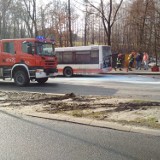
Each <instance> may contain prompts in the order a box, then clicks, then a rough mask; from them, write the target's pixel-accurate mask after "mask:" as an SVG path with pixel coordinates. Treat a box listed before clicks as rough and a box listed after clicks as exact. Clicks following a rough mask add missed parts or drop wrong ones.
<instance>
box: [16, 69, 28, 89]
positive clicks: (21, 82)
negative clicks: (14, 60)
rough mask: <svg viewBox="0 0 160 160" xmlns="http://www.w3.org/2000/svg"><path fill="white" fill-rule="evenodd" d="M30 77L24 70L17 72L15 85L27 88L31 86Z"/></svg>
mask: <svg viewBox="0 0 160 160" xmlns="http://www.w3.org/2000/svg"><path fill="white" fill-rule="evenodd" d="M29 81H30V80H29V77H28V75H27V73H26V72H25V71H24V70H19V71H16V72H15V74H14V83H15V84H16V85H17V86H21V87H22V86H26V85H28V84H29Z"/></svg>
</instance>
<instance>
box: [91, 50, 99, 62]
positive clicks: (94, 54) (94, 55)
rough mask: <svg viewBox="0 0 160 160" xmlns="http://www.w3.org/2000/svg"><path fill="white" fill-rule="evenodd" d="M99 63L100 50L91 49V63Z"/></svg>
mask: <svg viewBox="0 0 160 160" xmlns="http://www.w3.org/2000/svg"><path fill="white" fill-rule="evenodd" d="M98 63H99V51H98V50H94V51H91V64H98Z"/></svg>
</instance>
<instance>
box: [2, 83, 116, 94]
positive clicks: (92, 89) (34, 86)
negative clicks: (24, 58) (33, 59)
mask: <svg viewBox="0 0 160 160" xmlns="http://www.w3.org/2000/svg"><path fill="white" fill-rule="evenodd" d="M0 90H3V91H27V92H42V93H57V94H67V93H72V92H73V93H74V94H76V95H104V96H113V95H114V94H116V92H117V90H116V89H113V88H112V89H111V88H103V87H101V86H87V85H73V84H62V83H61V84H58V83H45V84H44V85H40V84H38V83H30V84H29V85H28V86H26V87H18V86H16V85H15V84H14V83H13V82H3V81H1V82H0Z"/></svg>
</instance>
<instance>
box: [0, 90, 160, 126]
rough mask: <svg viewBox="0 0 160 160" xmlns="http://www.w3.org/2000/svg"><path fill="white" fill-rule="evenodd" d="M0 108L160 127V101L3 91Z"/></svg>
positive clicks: (0, 92)
mask: <svg viewBox="0 0 160 160" xmlns="http://www.w3.org/2000/svg"><path fill="white" fill-rule="evenodd" d="M0 109H1V110H9V109H12V110H15V111H19V112H21V113H22V112H23V113H25V112H27V111H30V112H32V111H36V112H41V113H49V114H67V115H71V116H75V117H85V118H92V119H97V120H103V121H112V122H118V123H122V124H130V125H136V126H145V127H149V128H156V129H160V102H156V101H142V100H135V99H125V98H123V99H122V98H119V97H106V96H78V95H75V94H74V93H69V94H66V95H54V94H44V93H28V92H3V91H0Z"/></svg>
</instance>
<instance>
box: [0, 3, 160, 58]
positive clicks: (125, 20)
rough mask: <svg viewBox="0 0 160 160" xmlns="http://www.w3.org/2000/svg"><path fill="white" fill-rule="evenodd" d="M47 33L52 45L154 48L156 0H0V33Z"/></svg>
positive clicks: (159, 16) (159, 12)
mask: <svg viewBox="0 0 160 160" xmlns="http://www.w3.org/2000/svg"><path fill="white" fill-rule="evenodd" d="M37 35H43V36H45V37H53V36H54V38H55V40H56V46H57V47H62V46H64V47H67V46H77V45H90V44H107V45H111V46H112V51H113V52H122V53H128V52H130V51H131V50H135V51H138V52H143V51H147V52H148V53H149V55H152V56H155V55H159V53H160V1H159V0H50V1H49V0H47V1H46V2H45V3H42V0H0V38H1V39H6V38H7V39H8V38H25V37H36V36H37Z"/></svg>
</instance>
